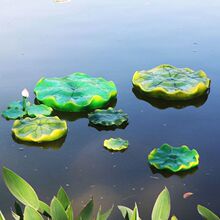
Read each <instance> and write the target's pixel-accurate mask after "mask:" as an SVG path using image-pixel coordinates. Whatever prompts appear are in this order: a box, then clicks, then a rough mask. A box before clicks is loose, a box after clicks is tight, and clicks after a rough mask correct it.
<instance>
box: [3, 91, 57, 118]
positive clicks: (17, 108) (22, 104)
mask: <svg viewBox="0 0 220 220" xmlns="http://www.w3.org/2000/svg"><path fill="white" fill-rule="evenodd" d="M21 94H22V97H23V100H22V101H14V102H11V103H10V104H9V105H8V107H7V109H6V110H4V111H3V112H2V116H3V117H4V118H6V119H11V120H15V119H19V118H23V117H25V116H29V117H38V116H42V115H43V116H49V115H51V114H52V112H53V109H52V108H51V107H48V106H46V105H43V104H40V105H35V104H31V103H30V102H29V101H27V98H28V97H29V92H28V90H27V89H24V90H23V91H22V93H21Z"/></svg>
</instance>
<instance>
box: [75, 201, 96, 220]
mask: <svg viewBox="0 0 220 220" xmlns="http://www.w3.org/2000/svg"><path fill="white" fill-rule="evenodd" d="M93 206H94V205H93V199H91V200H90V201H89V202H88V203H87V204H86V206H85V207H84V208H83V209H82V211H81V212H80V214H79V216H78V217H77V219H76V220H91V219H92V213H93Z"/></svg>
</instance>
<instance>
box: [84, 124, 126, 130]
mask: <svg viewBox="0 0 220 220" xmlns="http://www.w3.org/2000/svg"><path fill="white" fill-rule="evenodd" d="M128 124H129V123H128V122H124V123H123V124H122V125H120V126H116V125H112V126H108V127H107V126H102V125H94V124H92V123H89V124H88V126H89V127H93V128H95V129H96V130H98V131H114V130H116V129H125V128H126V127H127V126H128Z"/></svg>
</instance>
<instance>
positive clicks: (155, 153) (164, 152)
mask: <svg viewBox="0 0 220 220" xmlns="http://www.w3.org/2000/svg"><path fill="white" fill-rule="evenodd" d="M148 161H149V163H150V164H151V165H152V166H154V167H156V168H157V169H159V170H164V169H167V170H170V171H172V172H178V171H183V170H189V169H191V168H193V167H195V166H197V165H198V164H199V154H198V152H197V151H196V150H195V149H193V150H190V149H189V148H188V147H187V146H186V145H183V146H181V147H172V146H170V145H169V144H163V145H162V146H161V147H160V148H155V149H154V150H152V151H151V153H150V154H149V155H148Z"/></svg>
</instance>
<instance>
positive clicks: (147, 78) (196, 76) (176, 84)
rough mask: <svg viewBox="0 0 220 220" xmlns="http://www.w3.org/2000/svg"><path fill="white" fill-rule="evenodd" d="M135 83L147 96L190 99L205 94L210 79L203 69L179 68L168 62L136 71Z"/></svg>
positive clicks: (133, 80)
mask: <svg viewBox="0 0 220 220" xmlns="http://www.w3.org/2000/svg"><path fill="white" fill-rule="evenodd" d="M132 82H133V85H134V86H135V87H136V88H138V89H139V90H141V91H142V92H143V93H145V94H146V95H147V96H150V97H154V98H161V99H166V100H189V99H193V98H195V97H199V96H201V95H204V94H205V93H206V92H207V91H208V89H209V88H210V79H209V78H208V77H207V75H206V73H205V72H204V71H202V70H199V71H193V70H192V69H189V68H177V67H174V66H171V65H168V64H164V65H160V66H157V67H155V68H153V69H150V70H147V71H145V70H143V71H137V72H135V74H134V76H133V79H132Z"/></svg>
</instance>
